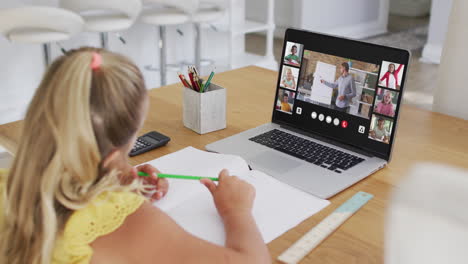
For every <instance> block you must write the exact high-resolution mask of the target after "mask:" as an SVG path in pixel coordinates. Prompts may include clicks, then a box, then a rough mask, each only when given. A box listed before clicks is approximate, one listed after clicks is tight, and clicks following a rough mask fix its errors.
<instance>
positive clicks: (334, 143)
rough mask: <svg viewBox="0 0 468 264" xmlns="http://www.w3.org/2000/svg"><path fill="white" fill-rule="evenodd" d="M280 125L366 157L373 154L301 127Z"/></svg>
mask: <svg viewBox="0 0 468 264" xmlns="http://www.w3.org/2000/svg"><path fill="white" fill-rule="evenodd" d="M280 127H281V128H284V129H287V130H291V131H293V132H296V133H299V134H301V135H304V136H307V137H311V138H313V139H317V140H320V141H323V142H326V143H328V144H331V145H334V146H337V147H340V148H344V149H347V150H349V151H353V152H356V153H359V154H361V155H364V156H367V157H374V155H372V154H371V153H370V152H368V151H365V150H363V149H360V148H356V147H353V146H349V145H346V144H343V143H340V142H337V141H335V140H332V139H329V138H326V137H322V136H319V135H315V134H312V133H308V132H306V131H304V130H301V129H297V128H294V127H291V126H288V125H283V124H280Z"/></svg>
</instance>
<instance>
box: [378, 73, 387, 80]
mask: <svg viewBox="0 0 468 264" xmlns="http://www.w3.org/2000/svg"><path fill="white" fill-rule="evenodd" d="M387 78H388V72H386V73H385V74H384V75H383V76H382V78H380V82H382V81H383V80H385V79H387Z"/></svg>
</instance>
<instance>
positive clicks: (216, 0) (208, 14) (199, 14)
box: [191, 0, 228, 69]
mask: <svg viewBox="0 0 468 264" xmlns="http://www.w3.org/2000/svg"><path fill="white" fill-rule="evenodd" d="M194 1H197V0H194ZM227 6H228V3H227V1H226V0H201V1H200V2H199V5H198V8H197V9H196V11H195V12H194V13H193V14H192V16H191V22H193V25H194V29H195V66H196V67H197V69H201V63H202V58H201V53H202V52H201V24H203V23H212V22H214V21H216V20H219V19H221V18H222V17H223V16H224V15H225V13H226V9H227Z"/></svg>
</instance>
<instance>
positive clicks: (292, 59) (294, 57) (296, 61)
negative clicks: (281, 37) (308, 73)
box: [284, 45, 300, 65]
mask: <svg viewBox="0 0 468 264" xmlns="http://www.w3.org/2000/svg"><path fill="white" fill-rule="evenodd" d="M296 53H297V46H296V45H293V46H292V47H291V53H290V54H289V55H287V56H286V57H284V60H285V61H287V62H288V63H289V64H294V65H299V63H300V61H299V56H297V55H296Z"/></svg>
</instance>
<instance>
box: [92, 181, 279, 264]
mask: <svg viewBox="0 0 468 264" xmlns="http://www.w3.org/2000/svg"><path fill="white" fill-rule="evenodd" d="M228 177H229V178H228ZM223 178H224V179H221V176H220V184H218V186H216V185H215V184H214V183H213V182H211V183H209V182H204V184H205V185H206V186H207V187H208V189H209V190H210V192H211V193H212V194H213V197H214V200H215V204H216V206H217V209H218V212H219V214H220V216H221V218H222V220H223V222H224V226H225V231H226V242H225V245H226V246H225V247H222V246H218V245H215V244H212V243H210V242H207V241H204V240H202V239H199V238H197V237H195V236H193V235H191V234H189V233H188V232H187V231H185V230H184V229H183V228H181V227H180V226H179V225H177V223H175V222H174V221H173V220H172V219H171V218H170V217H169V216H168V215H167V214H166V213H164V212H162V211H161V210H160V209H158V208H156V207H154V206H153V205H151V204H150V203H144V204H143V205H142V206H141V207H140V208H139V209H138V210H137V211H135V213H133V214H132V215H130V216H128V217H127V218H126V220H125V222H124V224H123V225H122V226H120V227H119V228H118V229H117V230H115V231H114V232H112V233H110V234H108V235H106V236H103V237H100V238H98V239H96V240H95V241H94V242H93V243H92V244H91V246H92V248H93V250H94V255H93V258H92V261H91V263H92V264H94V263H135V262H137V261H136V260H138V263H148V264H150V263H175V264H177V263H180V264H191V263H204V264H205V263H206V264H221V263H243V264H244V263H245V264H270V263H271V258H270V254H269V252H268V249H267V247H266V245H265V243H264V242H263V239H262V237H261V234H260V232H259V230H258V228H257V226H256V224H255V221H254V219H253V216H252V213H251V208H249V206H250V204H249V205H248V206H246V205H245V204H246V202H245V200H246V199H247V200H249V199H251V200H252V202H253V196H254V191H253V188H252V187H246V185H247V184H246V183H245V182H243V181H241V180H239V179H237V178H234V177H230V176H224V177H223ZM223 180H225V181H224V182H223ZM223 184H224V185H223ZM223 188H224V190H223ZM250 188H252V189H250ZM241 190H242V191H241ZM226 194H227V195H226ZM246 197H247V198H246ZM247 203H250V201H247Z"/></svg>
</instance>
